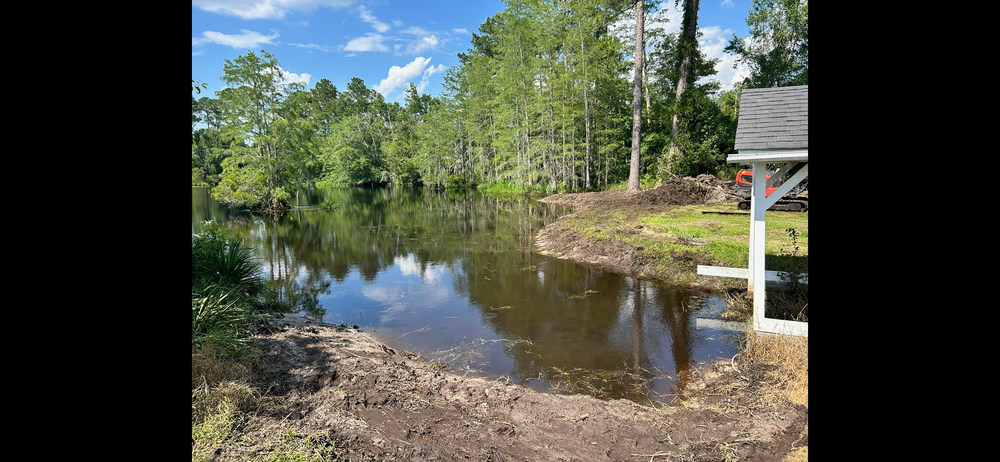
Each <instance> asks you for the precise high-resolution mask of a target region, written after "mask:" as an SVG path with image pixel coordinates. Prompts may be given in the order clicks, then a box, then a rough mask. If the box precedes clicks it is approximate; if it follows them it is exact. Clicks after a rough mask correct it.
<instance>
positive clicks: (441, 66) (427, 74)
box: [424, 58, 448, 77]
mask: <svg viewBox="0 0 1000 462" xmlns="http://www.w3.org/2000/svg"><path fill="white" fill-rule="evenodd" d="M427 61H430V59H429V58H428V59H427ZM446 69H448V66H445V65H444V64H438V65H437V66H431V67H428V68H427V70H426V71H424V77H430V76H432V75H434V74H440V73H442V72H444V71H445V70H446Z"/></svg>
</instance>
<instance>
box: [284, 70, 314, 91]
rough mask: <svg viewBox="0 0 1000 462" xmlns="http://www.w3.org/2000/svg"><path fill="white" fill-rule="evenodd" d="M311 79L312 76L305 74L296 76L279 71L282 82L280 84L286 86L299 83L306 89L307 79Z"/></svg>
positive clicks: (292, 73)
mask: <svg viewBox="0 0 1000 462" xmlns="http://www.w3.org/2000/svg"><path fill="white" fill-rule="evenodd" d="M278 69H281V67H278ZM311 78H312V75H310V74H306V73H305V72H303V73H301V74H296V73H294V72H288V71H286V70H284V69H281V80H282V82H281V83H283V84H286V85H287V84H290V83H301V84H303V85H305V86H306V87H308V86H309V79H311Z"/></svg>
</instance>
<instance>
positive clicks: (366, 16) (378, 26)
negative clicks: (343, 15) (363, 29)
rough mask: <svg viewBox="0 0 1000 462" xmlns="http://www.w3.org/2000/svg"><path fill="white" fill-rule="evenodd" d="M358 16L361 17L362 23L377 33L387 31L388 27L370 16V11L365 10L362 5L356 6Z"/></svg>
mask: <svg viewBox="0 0 1000 462" xmlns="http://www.w3.org/2000/svg"><path fill="white" fill-rule="evenodd" d="M358 14H359V15H361V20H362V21H364V22H365V23H367V24H368V25H370V26H372V29H375V30H376V31H378V32H385V31H387V30H389V25H388V24H386V23H384V22H382V21H379V20H378V18H376V17H375V16H372V12H371V10H369V9H368V8H365V6H364V5H359V6H358Z"/></svg>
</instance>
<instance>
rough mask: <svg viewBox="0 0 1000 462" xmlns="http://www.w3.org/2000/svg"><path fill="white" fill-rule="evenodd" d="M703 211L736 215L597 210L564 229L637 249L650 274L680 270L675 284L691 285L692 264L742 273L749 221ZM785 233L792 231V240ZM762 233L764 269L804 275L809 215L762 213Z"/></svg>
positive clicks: (679, 209)
mask: <svg viewBox="0 0 1000 462" xmlns="http://www.w3.org/2000/svg"><path fill="white" fill-rule="evenodd" d="M702 211H713V212H734V211H737V210H736V205H735V204H719V205H689V206H676V207H671V208H669V209H668V210H665V211H663V212H660V213H654V214H649V215H640V216H633V217H630V216H629V215H630V214H634V212H630V211H628V210H621V209H619V210H598V211H590V212H584V213H580V214H578V215H576V216H573V217H568V218H567V220H569V221H568V223H567V225H568V226H569V227H570V228H572V229H573V230H574V231H577V232H578V233H580V234H582V235H583V236H584V237H589V238H595V239H610V240H617V241H621V242H624V243H626V244H629V245H631V246H633V247H636V248H639V247H641V248H642V250H641V251H640V252H641V254H642V256H643V258H644V259H645V260H647V261H651V262H652V266H653V273H664V272H670V271H676V270H677V269H680V270H681V272H680V273H676V272H675V273H674V277H673V279H674V280H675V282H677V283H685V282H688V281H691V280H693V279H694V277H695V276H696V271H697V264H708V265H714V266H729V267H742V268H746V267H747V264H748V254H749V250H750V245H749V241H750V216H749V215H720V214H703V213H702ZM630 218H631V219H630ZM637 226H641V228H637ZM788 229H795V231H796V236H795V238H794V241H793V238H792V237H791V236H789V232H788ZM766 230H767V231H766V232H767V240H766V242H767V243H766V248H765V259H766V260H765V266H766V267H767V269H768V270H775V271H800V272H807V271H808V252H809V214H808V212H806V213H797V212H767V223H766ZM796 247H797V250H796ZM793 254H794V255H793ZM677 256H682V257H690V256H694V257H695V260H698V261H699V263H697V264H696V263H691V264H678V262H677V261H676V260H678V258H677ZM701 262H703V263H701ZM653 275H654V276H655V274H653Z"/></svg>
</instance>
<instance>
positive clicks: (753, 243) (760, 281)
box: [747, 162, 769, 328]
mask: <svg viewBox="0 0 1000 462" xmlns="http://www.w3.org/2000/svg"><path fill="white" fill-rule="evenodd" d="M766 168H767V163H766V162H754V163H753V186H752V188H751V189H750V266H749V268H747V269H748V270H749V274H748V276H749V277H748V278H747V285H748V287H749V289H750V296H751V297H753V320H754V327H755V328H756V327H757V326H759V325H760V323H761V322H762V321H763V320H764V297H766V295H765V294H764V291H765V289H764V284H765V282H764V242H765V236H766V233H767V226H766V223H767V222H766V220H767V216H766V215H765V214H764V212H765V211H767V208H768V207H769V206H768V205H766V204H765V202H766V199H767V196H766V194H767V193H766V192H765V188H766V186H765V184H766V183H767V180H766V178H767V177H766V176H765V175H766V173H765V169H766Z"/></svg>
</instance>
